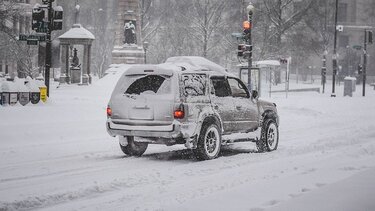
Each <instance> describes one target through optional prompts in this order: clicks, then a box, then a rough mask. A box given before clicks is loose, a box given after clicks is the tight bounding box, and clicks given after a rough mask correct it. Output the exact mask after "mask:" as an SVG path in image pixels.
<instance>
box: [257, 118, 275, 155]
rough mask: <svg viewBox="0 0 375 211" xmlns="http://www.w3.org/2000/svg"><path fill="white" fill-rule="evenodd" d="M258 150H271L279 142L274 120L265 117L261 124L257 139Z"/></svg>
mask: <svg viewBox="0 0 375 211" xmlns="http://www.w3.org/2000/svg"><path fill="white" fill-rule="evenodd" d="M256 144H257V148H258V152H271V151H274V150H276V149H277V146H278V144H279V127H278V125H277V123H276V122H275V120H273V119H266V120H265V121H264V122H263V125H262V131H261V136H260V139H259V140H258V141H257V143H256Z"/></svg>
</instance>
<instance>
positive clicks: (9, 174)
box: [0, 75, 375, 211]
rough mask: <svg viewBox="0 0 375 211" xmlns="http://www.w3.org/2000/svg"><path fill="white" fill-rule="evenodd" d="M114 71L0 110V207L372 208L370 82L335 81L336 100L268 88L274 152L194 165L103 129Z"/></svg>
mask: <svg viewBox="0 0 375 211" xmlns="http://www.w3.org/2000/svg"><path fill="white" fill-rule="evenodd" d="M116 78H117V76H116V75H109V76H108V77H107V78H104V79H102V80H100V81H97V82H96V83H95V84H94V85H92V86H89V87H79V86H61V87H59V88H56V87H54V88H52V90H51V98H50V99H49V101H48V102H47V103H46V104H44V105H37V106H31V105H28V106H26V107H22V106H14V107H0V120H1V121H0V210H28V209H41V210H252V211H256V210H258V211H259V210H375V201H374V195H375V179H374V178H375V122H374V121H375V91H374V90H372V88H370V87H368V89H367V97H365V98H363V97H361V90H360V87H359V86H358V87H357V88H358V89H357V92H356V93H355V96H354V97H353V98H349V97H345V98H344V97H342V89H343V86H340V87H338V97H337V98H331V97H329V96H330V94H329V93H327V94H324V95H323V94H318V93H312V92H311V93H289V97H288V99H286V98H285V94H282V93H280V94H272V99H270V100H272V101H274V102H276V103H277V105H278V110H279V113H280V119H281V122H280V144H279V148H278V150H277V151H275V152H271V153H264V154H260V153H255V152H256V150H255V145H254V144H253V143H239V144H234V145H230V146H226V147H225V148H224V149H223V152H222V155H221V157H219V158H218V159H215V160H212V161H203V162H198V161H196V160H195V159H194V158H193V155H192V153H191V152H190V151H188V150H185V149H184V147H183V146H173V147H167V146H158V145H151V146H149V149H148V150H147V151H146V153H145V155H144V156H143V157H141V158H133V157H126V156H124V155H123V154H122V152H121V151H120V149H119V146H118V142H117V139H114V138H111V137H109V136H108V134H107V133H106V131H105V120H106V116H105V109H106V103H107V101H108V99H109V95H110V93H111V91H112V88H113V86H114V85H115V83H116V82H115V81H116V80H115V79H116ZM318 86H319V85H318ZM327 87H329V88H330V85H329V86H327ZM329 88H328V90H329Z"/></svg>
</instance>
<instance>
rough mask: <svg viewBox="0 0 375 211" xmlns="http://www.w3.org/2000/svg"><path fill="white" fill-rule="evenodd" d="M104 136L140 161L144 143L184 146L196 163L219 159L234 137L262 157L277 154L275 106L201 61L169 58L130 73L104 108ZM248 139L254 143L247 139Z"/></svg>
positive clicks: (223, 72) (128, 71)
mask: <svg viewBox="0 0 375 211" xmlns="http://www.w3.org/2000/svg"><path fill="white" fill-rule="evenodd" d="M107 117H108V119H107V122H106V126H107V131H108V133H109V134H110V135H111V136H114V137H115V136H118V137H119V142H120V147H121V150H122V151H123V152H124V153H125V154H126V155H130V156H141V155H142V154H143V153H144V152H145V151H146V149H147V146H148V144H165V145H168V146H169V145H175V144H184V145H185V146H186V147H187V148H188V149H192V150H193V151H194V153H195V155H196V157H197V158H198V159H200V160H209V159H214V158H216V157H218V155H219V153H220V149H221V146H222V144H225V143H228V142H235V141H236V140H235V139H233V138H229V139H227V138H226V137H233V136H234V137H236V134H239V133H246V134H248V135H249V136H248V138H246V139H243V138H242V139H241V140H237V141H253V142H256V145H257V148H258V150H259V151H260V152H265V151H273V150H276V149H277V146H278V141H279V130H278V126H279V117H278V114H277V109H276V104H274V103H270V102H266V101H262V100H259V99H258V93H257V91H252V92H249V90H247V88H246V86H245V84H244V83H243V82H242V81H241V80H240V79H238V77H236V76H234V75H232V74H230V73H228V72H227V71H226V70H225V69H224V68H223V67H221V66H219V65H217V64H215V63H213V62H211V61H209V60H206V59H204V58H201V57H172V58H169V59H168V60H167V61H166V63H163V64H159V65H139V66H133V67H131V68H129V69H128V70H127V71H126V72H125V73H124V74H123V75H122V77H121V78H120V79H119V81H118V83H117V85H116V87H115V89H114V91H113V93H112V96H111V99H110V101H109V103H108V108H107ZM251 137H252V138H251Z"/></svg>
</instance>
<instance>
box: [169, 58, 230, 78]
mask: <svg viewBox="0 0 375 211" xmlns="http://www.w3.org/2000/svg"><path fill="white" fill-rule="evenodd" d="M165 63H167V64H174V65H177V66H180V67H184V68H185V69H187V70H202V69H206V70H211V71H216V72H220V73H225V74H227V71H226V70H225V68H224V67H222V66H220V65H218V64H216V63H214V62H212V61H210V60H208V59H206V58H203V57H199V56H176V57H171V58H168V59H167V61H165Z"/></svg>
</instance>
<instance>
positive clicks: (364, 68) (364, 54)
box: [362, 29, 367, 97]
mask: <svg viewBox="0 0 375 211" xmlns="http://www.w3.org/2000/svg"><path fill="white" fill-rule="evenodd" d="M366 66H367V30H366V29H365V43H364V45H363V72H362V74H363V75H362V76H363V82H362V85H363V87H362V96H363V97H365V96H366V74H367V73H366Z"/></svg>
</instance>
